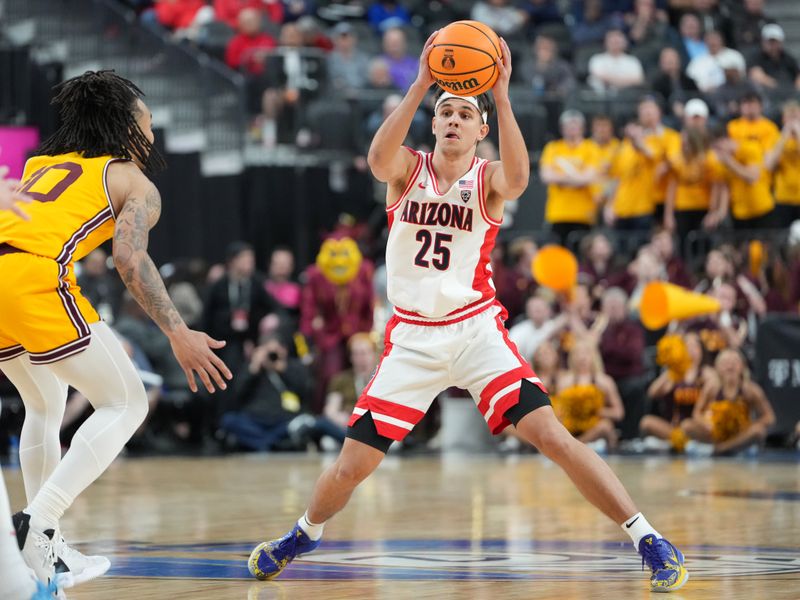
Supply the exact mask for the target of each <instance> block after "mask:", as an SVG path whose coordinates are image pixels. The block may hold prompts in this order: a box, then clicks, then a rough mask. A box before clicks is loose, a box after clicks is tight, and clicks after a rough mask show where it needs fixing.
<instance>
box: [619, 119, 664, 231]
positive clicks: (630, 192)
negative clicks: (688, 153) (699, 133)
mask: <svg viewBox="0 0 800 600" xmlns="http://www.w3.org/2000/svg"><path fill="white" fill-rule="evenodd" d="M661 155H662V152H661V149H660V148H659V146H658V141H657V140H656V139H654V138H653V137H652V136H651V138H650V139H647V138H645V135H644V129H643V128H642V126H641V125H640V124H639V123H636V122H631V123H628V124H627V125H626V126H625V139H624V140H623V141H622V143H621V144H620V147H619V150H618V151H617V152H616V153H615V154H614V155H613V157H612V158H611V164H610V165H609V169H608V176H609V177H610V178H611V179H612V182H613V184H612V189H613V196H612V200H611V201H610V202H609V203H608V204H606V209H605V218H606V223H608V224H609V225H613V226H614V227H615V228H616V229H618V230H621V231H631V230H634V231H649V230H650V229H651V228H652V226H653V212H654V211H655V195H656V168H657V167H658V164H659V162H660V158H661Z"/></svg>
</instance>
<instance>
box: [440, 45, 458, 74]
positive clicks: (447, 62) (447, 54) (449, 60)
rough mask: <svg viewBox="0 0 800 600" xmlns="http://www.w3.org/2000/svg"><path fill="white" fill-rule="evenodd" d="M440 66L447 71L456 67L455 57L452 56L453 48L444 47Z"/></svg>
mask: <svg viewBox="0 0 800 600" xmlns="http://www.w3.org/2000/svg"><path fill="white" fill-rule="evenodd" d="M442 68H443V69H447V70H448V71H449V70H451V69H455V68H456V59H455V58H453V50H452V49H450V48H446V49H445V51H444V56H443V57H442Z"/></svg>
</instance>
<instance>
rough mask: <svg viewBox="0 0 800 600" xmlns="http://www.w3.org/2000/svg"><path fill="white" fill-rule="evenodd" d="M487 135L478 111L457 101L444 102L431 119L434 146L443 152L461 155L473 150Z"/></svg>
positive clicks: (468, 104) (487, 129) (487, 127)
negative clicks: (434, 140) (434, 137)
mask: <svg viewBox="0 0 800 600" xmlns="http://www.w3.org/2000/svg"><path fill="white" fill-rule="evenodd" d="M488 133H489V126H488V125H486V124H485V123H484V122H483V118H482V117H481V115H480V114H479V113H478V109H477V108H475V107H474V106H472V104H470V103H468V102H464V101H459V100H455V99H452V100H445V101H444V102H443V103H442V104H441V106H439V109H438V110H437V111H436V114H435V115H434V117H433V135H434V136H436V145H437V146H440V147H441V148H442V149H443V150H444V151H445V152H450V153H456V154H461V153H463V152H465V151H469V150H474V149H475V147H476V146H477V144H478V142H480V141H481V140H482V139H483V138H485V137H486V134H488Z"/></svg>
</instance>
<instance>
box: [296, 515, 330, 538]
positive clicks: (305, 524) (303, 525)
mask: <svg viewBox="0 0 800 600" xmlns="http://www.w3.org/2000/svg"><path fill="white" fill-rule="evenodd" d="M297 524H298V525H299V526H300V529H302V530H303V531H305V532H306V535H307V536H308V537H310V538H311V539H312V540H314V541H315V542H316V541H318V540H319V539H320V538H322V530H323V529H325V523H319V524H315V523H312V522H311V521H309V520H308V512H306V513H305V514H304V515H303V516H302V517H300V518H299V519H298V521H297Z"/></svg>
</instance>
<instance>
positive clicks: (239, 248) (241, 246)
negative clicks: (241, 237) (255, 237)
mask: <svg viewBox="0 0 800 600" xmlns="http://www.w3.org/2000/svg"><path fill="white" fill-rule="evenodd" d="M248 250H249V251H250V252H253V246H252V245H250V244H248V243H247V242H241V241H236V242H231V243H230V244H228V247H227V249H226V250H225V260H227V261H228V262H230V261H232V260H233V259H234V258H236V257H237V256H239V255H240V254H241V253H242V252H247V251H248Z"/></svg>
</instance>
